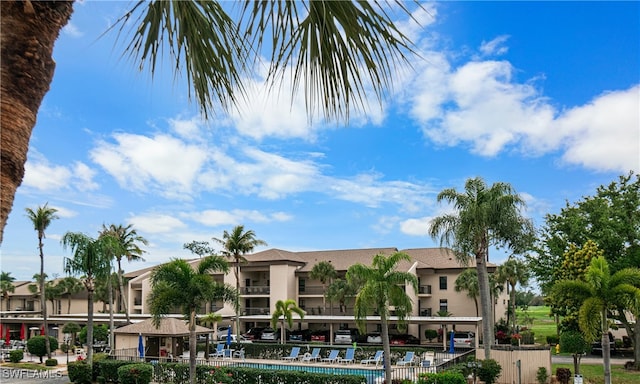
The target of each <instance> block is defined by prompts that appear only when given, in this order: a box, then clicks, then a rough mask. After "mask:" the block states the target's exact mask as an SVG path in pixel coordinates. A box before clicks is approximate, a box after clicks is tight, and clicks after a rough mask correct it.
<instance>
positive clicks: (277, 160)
mask: <svg viewBox="0 0 640 384" xmlns="http://www.w3.org/2000/svg"><path fill="white" fill-rule="evenodd" d="M639 4H640V3H638V2H620V3H612V2H606V3H604V2H603V3H597V2H443V3H435V4H434V3H425V6H424V10H422V11H420V10H417V11H416V13H415V14H414V17H415V18H416V19H417V20H419V21H420V22H421V25H422V27H421V28H418V27H417V26H416V25H415V24H412V23H411V22H409V21H408V20H406V17H404V18H402V17H401V15H400V14H398V15H397V16H398V19H397V20H398V23H399V25H401V26H402V28H403V30H404V31H405V32H406V33H407V34H409V35H410V36H411V37H412V39H413V41H414V42H415V43H416V47H417V50H418V51H419V52H420V54H421V58H418V57H416V58H413V59H412V66H413V69H412V70H403V71H400V72H399V73H398V75H397V76H396V77H395V86H394V89H393V90H392V91H391V92H390V94H389V98H388V100H387V101H386V102H385V104H384V105H383V107H382V108H380V107H379V106H378V105H377V104H375V103H373V104H371V107H370V108H369V110H368V111H367V112H366V113H354V114H353V116H352V119H351V121H350V123H349V125H343V124H336V123H334V122H325V121H322V120H320V119H316V120H314V123H313V124H307V120H306V118H305V111H304V109H303V106H304V103H303V102H302V100H299V99H296V100H294V101H293V102H291V100H290V99H288V98H287V97H284V96H285V95H271V97H269V98H267V97H264V96H263V95H264V94H263V93H261V92H260V90H259V87H258V86H256V87H255V89H251V91H250V92H249V98H250V100H249V101H247V102H246V103H244V104H242V105H240V107H239V109H240V110H241V112H239V113H230V114H228V115H225V114H222V113H221V114H218V115H217V116H214V117H213V118H212V119H211V120H210V121H207V122H204V121H202V120H201V119H200V117H199V115H198V109H197V107H196V106H195V105H193V104H190V103H189V102H188V97H187V90H186V87H185V84H184V82H183V81H182V80H180V79H178V80H174V79H173V77H172V76H171V74H170V73H168V72H167V71H166V70H167V69H168V66H166V65H165V66H164V67H163V68H160V70H161V72H160V73H159V75H158V76H157V77H156V78H155V79H154V80H153V81H151V79H150V77H149V75H148V73H146V72H143V73H140V72H137V71H136V70H135V69H134V66H133V65H132V64H131V62H129V61H127V60H126V59H123V58H121V52H122V46H121V45H118V44H116V43H115V37H116V35H115V34H113V33H110V34H107V35H105V36H103V37H100V35H101V34H102V33H103V32H104V31H105V30H106V29H107V28H108V27H109V26H110V25H112V23H113V22H114V20H116V19H117V18H118V17H119V16H120V15H122V14H123V13H124V12H125V10H126V9H127V7H128V6H129V5H130V3H128V2H91V1H86V2H81V3H76V5H75V12H74V15H73V17H72V19H71V22H70V23H69V25H68V26H67V27H66V28H65V30H64V31H63V33H62V34H61V36H60V38H59V39H58V41H57V43H56V47H55V50H54V58H55V60H56V62H57V68H56V73H55V77H54V80H53V83H52V85H51V90H50V91H49V93H48V94H47V96H46V97H45V99H44V101H43V103H42V107H41V109H40V113H39V116H38V122H37V125H36V127H35V129H34V132H33V136H32V139H31V147H30V152H29V159H28V162H27V167H26V175H25V179H24V182H23V185H22V186H21V187H20V188H19V190H18V193H17V194H16V199H15V203H14V206H13V211H12V213H11V215H10V217H9V220H8V224H7V227H6V229H5V237H4V242H3V244H2V266H1V268H2V270H3V271H11V273H12V275H13V276H15V277H16V278H18V279H19V280H23V279H30V278H31V277H32V276H33V274H34V273H36V272H37V271H38V270H39V257H38V253H37V236H36V233H35V231H34V230H33V228H32V227H31V225H30V224H29V221H28V219H27V218H26V216H25V215H24V209H25V207H32V208H35V207H37V206H38V205H42V204H44V203H45V202H49V205H51V206H53V207H55V208H57V209H58V210H59V212H58V214H59V216H60V219H59V220H56V221H54V222H53V223H52V224H51V226H50V227H49V229H48V232H47V239H46V240H45V249H44V251H45V269H46V270H47V271H48V272H49V274H50V275H54V274H58V275H63V273H62V260H63V258H64V257H68V256H70V253H69V252H68V251H64V250H63V249H62V248H61V247H60V244H59V240H60V238H61V236H62V235H63V234H64V233H65V232H67V231H81V232H85V233H87V234H89V235H91V236H97V233H98V231H99V229H100V228H101V226H102V224H103V223H104V224H111V223H115V224H133V225H134V226H135V228H136V229H137V230H138V232H139V233H140V234H141V235H143V236H144V237H146V238H147V239H148V240H149V242H150V245H149V246H148V247H146V250H147V254H146V255H145V258H146V262H144V263H142V262H140V263H135V264H127V265H125V269H126V270H128V271H129V270H133V269H137V268H142V267H145V266H150V265H156V264H158V263H160V262H164V261H167V260H169V259H171V258H174V257H191V255H190V254H189V253H188V251H185V250H183V248H182V245H183V244H184V243H186V242H190V241H192V240H210V239H211V237H221V236H222V232H223V230H225V229H226V230H230V229H231V228H232V227H233V226H235V225H237V224H243V225H245V227H246V228H249V229H253V230H254V231H255V232H256V234H257V237H258V238H260V239H263V240H265V241H266V242H267V243H268V244H269V246H268V248H271V247H273V248H280V249H286V250H291V251H296V250H324V249H351V248H371V247H397V248H399V249H404V248H417V247H432V246H437V245H438V242H437V241H433V240H432V239H431V238H429V236H428V235H427V234H426V232H427V226H428V223H429V220H430V218H432V217H434V216H437V215H440V214H442V213H445V212H448V210H449V209H450V207H447V206H446V205H441V204H438V203H436V201H435V198H436V195H437V194H438V192H439V191H441V190H442V189H444V188H450V187H454V188H457V189H459V190H461V189H462V188H463V185H464V181H465V180H466V179H467V178H470V177H475V176H481V177H483V178H484V179H485V180H486V181H487V182H488V183H493V182H496V181H503V182H508V183H511V184H512V185H513V187H514V188H515V189H516V191H517V192H518V193H520V194H521V195H522V196H523V197H524V198H525V200H526V201H527V204H528V205H527V210H526V212H525V214H526V215H527V216H528V217H531V218H532V219H533V220H534V222H535V224H536V225H537V226H540V225H542V224H543V222H544V215H545V214H547V213H557V212H559V210H560V208H561V207H563V206H564V204H565V202H566V201H569V202H574V201H576V200H578V199H580V198H581V197H582V196H585V195H592V194H594V191H595V189H596V188H597V187H598V186H599V185H602V184H607V183H609V182H611V181H614V180H616V179H617V177H618V176H619V175H622V174H625V173H627V172H629V171H630V170H634V171H635V172H638V171H640V133H639V131H640V128H639V126H640V123H639V116H640V74H639V70H638V68H640V52H639V49H640V42H639V40H640V26H639V23H640V17H638V15H639V14H640V10H639ZM260 75H261V74H260V73H256V77H255V80H256V81H255V83H256V84H259V78H260ZM285 94H286V92H285ZM490 257H491V261H493V262H496V263H500V262H501V261H502V260H504V258H505V254H504V253H501V252H493V254H492V255H491V256H490Z"/></svg>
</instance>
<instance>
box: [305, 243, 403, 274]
mask: <svg viewBox="0 0 640 384" xmlns="http://www.w3.org/2000/svg"><path fill="white" fill-rule="evenodd" d="M395 252H398V249H397V248H393V247H389V248H367V249H341V250H328V251H310V252H296V253H297V254H298V255H299V256H300V257H301V258H302V260H304V262H305V263H306V264H305V265H304V266H303V267H302V268H300V270H299V272H311V269H313V266H314V265H316V264H318V263H319V262H321V261H328V262H329V263H331V265H333V267H334V268H335V269H336V271H346V270H347V269H349V267H350V266H352V265H353V264H356V263H362V264H371V260H373V257H374V256H375V255H377V254H380V253H383V254H385V255H392V254H393V253H395Z"/></svg>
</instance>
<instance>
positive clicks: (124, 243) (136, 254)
mask: <svg viewBox="0 0 640 384" xmlns="http://www.w3.org/2000/svg"><path fill="white" fill-rule="evenodd" d="M105 235H111V236H113V237H115V238H116V239H118V242H119V247H118V249H119V250H118V251H117V252H114V254H113V258H114V259H115V260H116V263H117V264H118V270H117V272H118V280H117V281H118V293H119V294H118V306H117V307H118V308H120V305H121V304H122V306H123V307H124V313H125V316H126V318H127V323H130V322H131V321H130V319H129V309H128V303H127V298H126V297H125V292H126V291H125V289H124V278H123V276H122V258H123V257H124V258H126V259H127V261H128V262H132V261H144V259H143V258H142V254H144V253H145V251H144V250H142V249H141V248H140V246H139V244H143V245H149V242H148V241H147V239H145V238H144V237H142V236H140V235H138V232H137V231H136V230H135V229H133V224H129V225H127V226H126V227H123V226H122V225H121V224H119V225H115V224H111V225H109V226H108V227H107V226H105V225H104V224H103V225H102V231H101V232H100V236H105Z"/></svg>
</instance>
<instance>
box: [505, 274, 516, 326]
mask: <svg viewBox="0 0 640 384" xmlns="http://www.w3.org/2000/svg"><path fill="white" fill-rule="evenodd" d="M508 288H509V284H507V289H508ZM509 300H511V316H513V318H512V321H513V328H512V329H513V330H515V329H516V320H517V319H516V286H515V285H513V286H512V287H511V292H510V293H509Z"/></svg>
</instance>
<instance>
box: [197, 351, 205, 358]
mask: <svg viewBox="0 0 640 384" xmlns="http://www.w3.org/2000/svg"><path fill="white" fill-rule="evenodd" d="M196 359H198V360H200V359H204V351H198V352H197V353H196Z"/></svg>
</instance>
